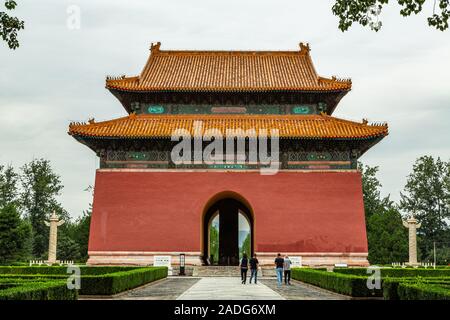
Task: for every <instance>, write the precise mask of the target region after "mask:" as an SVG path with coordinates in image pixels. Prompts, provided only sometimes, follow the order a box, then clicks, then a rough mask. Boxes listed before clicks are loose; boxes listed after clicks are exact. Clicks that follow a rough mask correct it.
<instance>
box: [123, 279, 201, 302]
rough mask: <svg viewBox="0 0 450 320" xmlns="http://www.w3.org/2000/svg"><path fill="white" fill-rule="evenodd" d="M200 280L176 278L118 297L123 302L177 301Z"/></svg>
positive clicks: (151, 284)
mask: <svg viewBox="0 0 450 320" xmlns="http://www.w3.org/2000/svg"><path fill="white" fill-rule="evenodd" d="M199 280H200V278H193V277H186V278H184V277H174V278H166V279H164V280H161V281H157V282H155V283H149V284H148V285H145V286H142V287H139V288H136V289H133V290H130V291H127V292H126V293H124V294H122V295H119V296H116V297H115V299H121V300H175V299H176V298H177V297H178V296H180V295H181V294H182V293H183V292H185V291H186V290H188V289H189V288H190V287H192V286H193V285H194V284H195V283H197V282H198V281H199Z"/></svg>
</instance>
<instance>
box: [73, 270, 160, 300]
mask: <svg viewBox="0 0 450 320" xmlns="http://www.w3.org/2000/svg"><path fill="white" fill-rule="evenodd" d="M167 271H168V269H167V268H166V267H148V268H139V269H135V270H130V271H122V272H115V273H109V274H105V275H100V276H82V277H81V289H80V294H83V295H112V294H116V293H119V292H122V291H125V290H129V289H133V288H136V287H139V286H141V285H143V284H146V283H149V282H152V281H155V280H159V279H162V278H166V277H167Z"/></svg>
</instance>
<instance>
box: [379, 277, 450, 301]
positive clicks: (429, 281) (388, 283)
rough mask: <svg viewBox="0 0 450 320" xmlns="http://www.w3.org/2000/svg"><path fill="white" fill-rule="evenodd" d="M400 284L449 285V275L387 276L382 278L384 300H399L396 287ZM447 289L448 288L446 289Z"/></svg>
mask: <svg viewBox="0 0 450 320" xmlns="http://www.w3.org/2000/svg"><path fill="white" fill-rule="evenodd" d="M400 284H413V285H418V284H423V285H425V286H429V285H431V286H433V285H450V277H444V278H437V277H434V278H417V277H414V278H387V279H385V280H383V297H384V299H385V300H399V299H400V296H399V292H398V288H399V285H400ZM447 290H449V289H447Z"/></svg>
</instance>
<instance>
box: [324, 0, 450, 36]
mask: <svg viewBox="0 0 450 320" xmlns="http://www.w3.org/2000/svg"><path fill="white" fill-rule="evenodd" d="M430 1H431V0H430ZM433 1H434V5H433V13H432V15H430V16H429V17H428V18H427V20H428V25H430V26H431V27H434V28H436V29H437V30H441V31H444V30H446V29H447V28H448V19H449V16H450V0H433ZM396 2H397V3H398V5H400V7H401V9H400V14H401V15H402V16H404V17H408V16H411V15H412V14H418V13H419V12H421V11H422V10H423V6H424V4H425V0H396ZM388 3H389V0H336V2H335V4H334V5H333V7H332V12H333V14H334V15H335V16H337V17H338V18H339V29H341V30H342V31H347V30H348V29H349V28H350V27H351V26H352V24H353V23H354V22H355V23H359V24H360V25H362V26H364V27H365V26H369V27H370V28H371V29H372V30H374V31H378V30H380V29H381V27H382V22H381V21H380V20H379V15H380V13H381V11H382V9H383V7H384V6H385V5H388ZM436 4H437V6H436Z"/></svg>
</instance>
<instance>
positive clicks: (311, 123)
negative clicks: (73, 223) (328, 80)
mask: <svg viewBox="0 0 450 320" xmlns="http://www.w3.org/2000/svg"><path fill="white" fill-rule="evenodd" d="M195 121H201V131H200V132H201V134H204V132H205V130H219V131H220V132H221V133H222V134H223V135H224V136H226V135H227V129H242V130H245V131H246V130H249V129H254V130H255V133H256V134H257V135H259V134H260V133H262V132H263V131H262V130H263V129H265V130H267V131H268V132H267V133H268V134H269V135H270V130H271V129H278V134H279V137H280V138H294V139H367V138H381V137H384V136H386V135H387V134H388V126H387V124H385V123H383V124H368V123H367V121H365V120H363V122H362V123H360V122H354V121H348V120H343V119H339V118H335V117H332V116H328V115H325V114H320V115H302V116H299V115H147V114H144V115H136V114H130V115H129V116H126V117H123V118H119V119H115V120H110V121H102V122H95V121H93V120H91V121H89V123H71V124H70V126H69V134H70V135H72V136H74V137H80V138H81V137H90V138H123V139H151V138H170V137H171V136H172V135H174V134H175V133H176V130H177V129H181V130H183V132H189V133H190V134H191V135H192V136H194V135H196V134H198V125H199V124H200V123H196V124H195ZM195 125H197V130H195ZM235 133H236V132H234V133H233V135H235Z"/></svg>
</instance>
